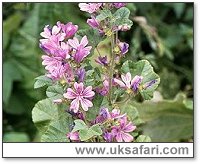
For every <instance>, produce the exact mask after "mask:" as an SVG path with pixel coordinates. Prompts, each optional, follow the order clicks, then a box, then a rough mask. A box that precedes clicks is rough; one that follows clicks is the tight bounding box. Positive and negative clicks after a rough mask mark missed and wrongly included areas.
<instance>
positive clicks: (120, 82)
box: [114, 78, 126, 88]
mask: <svg viewBox="0 0 200 164" xmlns="http://www.w3.org/2000/svg"><path fill="white" fill-rule="evenodd" d="M114 82H115V83H117V84H119V86H120V87H122V88H125V87H126V85H125V84H124V83H123V82H122V81H121V80H118V79H116V78H115V79H114Z"/></svg>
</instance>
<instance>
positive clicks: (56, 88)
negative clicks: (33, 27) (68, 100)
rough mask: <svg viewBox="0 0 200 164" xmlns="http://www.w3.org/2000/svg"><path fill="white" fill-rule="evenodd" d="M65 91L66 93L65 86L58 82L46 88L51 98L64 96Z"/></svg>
mask: <svg viewBox="0 0 200 164" xmlns="http://www.w3.org/2000/svg"><path fill="white" fill-rule="evenodd" d="M63 93H64V90H63V87H62V86H60V85H58V84H57V85H53V86H49V87H48V88H47V90H46V95H47V97H49V98H50V99H51V100H56V99H61V98H63Z"/></svg>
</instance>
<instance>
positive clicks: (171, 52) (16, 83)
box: [2, 2, 193, 142]
mask: <svg viewBox="0 0 200 164" xmlns="http://www.w3.org/2000/svg"><path fill="white" fill-rule="evenodd" d="M127 7H128V8H129V9H130V10H131V19H132V20H133V26H132V29H131V30H130V31H128V32H121V33H120V38H121V41H126V42H128V43H129V45H130V50H129V53H128V54H127V55H126V57H125V58H124V60H127V59H131V60H133V61H137V60H139V59H147V60H149V61H150V62H151V64H152V65H153V66H154V69H155V72H156V73H158V74H159V76H160V78H161V83H160V85H159V88H158V89H157V90H158V91H157V93H156V94H157V95H158V96H157V97H158V99H170V100H172V99H174V98H175V97H177V94H180V93H181V94H182V95H184V99H185V100H186V101H185V102H186V103H185V104H186V106H187V107H188V108H191V109H192V108H193V106H192V105H193V104H192V99H193V4H192V3H129V4H128V5H127ZM88 17H89V15H88V14H87V13H85V12H81V11H80V10H79V8H78V4H77V3H5V2H4V3H3V57H2V58H3V140H4V142H37V141H39V134H38V133H37V130H36V128H35V126H34V124H33V122H32V118H31V110H32V108H33V107H34V104H35V103H36V102H37V101H38V100H41V99H44V98H45V97H46V96H45V88H44V89H36V90H34V89H33V84H34V79H35V78H36V77H37V76H39V75H41V74H44V73H45V71H44V68H43V67H42V64H41V55H42V54H43V52H42V51H41V50H40V48H39V46H38V45H39V43H38V42H39V39H40V35H39V34H40V32H41V31H43V27H44V26H45V25H47V24H49V25H54V24H55V23H56V22H57V21H61V22H63V23H66V22H73V24H77V25H78V26H79V29H84V28H88V25H87V24H86V20H87V18H88ZM99 49H100V51H102V52H105V51H106V50H105V49H106V43H105V44H104V43H103V44H101V45H100V48H99ZM179 135H180V134H179ZM187 137H188V138H187ZM187 137H186V139H190V137H191V135H187ZM180 139H181V138H177V140H178V141H179V140H180Z"/></svg>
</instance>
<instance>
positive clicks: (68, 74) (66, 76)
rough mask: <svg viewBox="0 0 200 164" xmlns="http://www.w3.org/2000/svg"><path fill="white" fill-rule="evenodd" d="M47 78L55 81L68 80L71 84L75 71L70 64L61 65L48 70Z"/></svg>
mask: <svg viewBox="0 0 200 164" xmlns="http://www.w3.org/2000/svg"><path fill="white" fill-rule="evenodd" d="M48 71H49V72H48V74H47V77H49V78H51V79H53V80H66V82H71V81H72V80H73V79H74V75H73V70H72V68H71V67H70V65H69V64H68V63H61V64H58V65H56V66H53V67H51V68H50V69H49V70H48Z"/></svg>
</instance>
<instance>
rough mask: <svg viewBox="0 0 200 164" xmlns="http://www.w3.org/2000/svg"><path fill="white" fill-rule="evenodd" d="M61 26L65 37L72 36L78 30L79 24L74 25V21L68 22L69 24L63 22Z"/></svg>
mask: <svg viewBox="0 0 200 164" xmlns="http://www.w3.org/2000/svg"><path fill="white" fill-rule="evenodd" d="M60 26H61V29H62V31H63V32H64V34H65V38H70V37H72V36H73V35H74V34H75V33H76V32H77V30H78V26H77V25H73V24H72V22H68V23H67V24H61V25H60Z"/></svg>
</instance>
